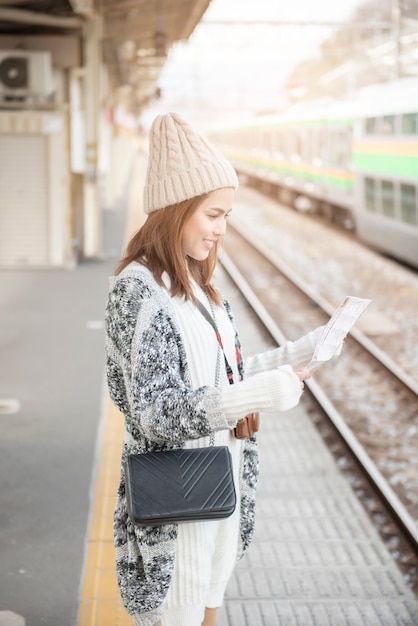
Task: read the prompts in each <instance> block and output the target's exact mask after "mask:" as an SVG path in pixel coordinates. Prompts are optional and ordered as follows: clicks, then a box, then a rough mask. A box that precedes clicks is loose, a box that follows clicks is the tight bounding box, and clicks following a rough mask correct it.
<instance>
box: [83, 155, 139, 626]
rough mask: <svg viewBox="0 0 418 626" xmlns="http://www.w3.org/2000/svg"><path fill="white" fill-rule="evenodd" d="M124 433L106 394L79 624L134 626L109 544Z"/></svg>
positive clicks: (134, 185) (132, 222)
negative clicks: (119, 584)
mask: <svg viewBox="0 0 418 626" xmlns="http://www.w3.org/2000/svg"><path fill="white" fill-rule="evenodd" d="M144 163H145V162H144V158H143V156H141V154H138V156H137V158H136V163H135V168H134V171H133V176H132V181H131V193H130V198H129V206H128V211H127V223H126V235H125V240H126V241H127V240H128V239H129V237H130V235H131V233H133V232H134V231H135V230H136V229H138V228H139V227H140V225H141V222H142V221H143V220H144V215H143V213H142V198H141V196H142V187H143V180H144V171H145V166H144ZM123 434H124V420H123V416H122V414H121V413H120V412H119V411H118V410H117V409H116V407H115V406H114V405H113V404H112V402H111V401H110V399H109V398H108V397H107V398H106V412H105V416H104V424H103V433H102V438H101V441H100V449H99V459H98V465H97V478H96V485H95V490H94V500H93V508H92V513H91V520H90V529H89V536H88V540H87V552H86V561H85V566H84V575H83V581H82V586H81V597H80V607H79V619H78V626H132V624H133V622H132V619H131V618H130V617H129V615H128V614H127V613H126V611H125V609H124V607H123V605H122V601H121V599H120V595H119V589H118V584H117V580H116V570H115V549H114V545H113V510H114V507H115V501H116V490H117V487H118V484H119V472H120V454H121V448H122V440H123Z"/></svg>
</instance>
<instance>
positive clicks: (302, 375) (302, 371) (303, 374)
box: [294, 367, 312, 389]
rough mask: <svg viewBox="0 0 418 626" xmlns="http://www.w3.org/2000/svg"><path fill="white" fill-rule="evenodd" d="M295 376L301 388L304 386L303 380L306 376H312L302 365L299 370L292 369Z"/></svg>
mask: <svg viewBox="0 0 418 626" xmlns="http://www.w3.org/2000/svg"><path fill="white" fill-rule="evenodd" d="M294 372H295V374H296V376H297V377H298V378H299V380H300V386H301V388H302V389H303V388H304V387H305V385H304V383H303V381H304V380H307V379H308V378H312V373H311V372H310V371H309V370H308V369H306V367H303V368H302V369H300V370H294Z"/></svg>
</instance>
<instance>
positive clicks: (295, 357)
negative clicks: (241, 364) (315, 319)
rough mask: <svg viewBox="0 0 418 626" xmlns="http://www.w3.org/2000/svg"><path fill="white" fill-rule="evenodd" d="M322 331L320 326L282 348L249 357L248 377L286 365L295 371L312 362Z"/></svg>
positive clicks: (247, 364)
mask: <svg viewBox="0 0 418 626" xmlns="http://www.w3.org/2000/svg"><path fill="white" fill-rule="evenodd" d="M322 329H323V326H319V327H318V328H316V329H315V330H313V331H312V332H310V333H308V334H307V335H304V336H303V337H301V338H300V339H298V340H297V341H287V342H286V343H285V344H284V345H283V346H280V348H275V349H273V350H267V351H266V352H262V353H260V354H256V355H254V356H249V357H247V358H246V359H245V375H246V377H248V376H254V375H255V374H259V373H260V372H265V371H268V370H272V369H274V368H276V367H280V366H281V365H284V364H289V365H291V366H292V368H294V369H297V368H299V367H303V366H304V365H306V364H307V363H309V361H310V360H311V356H312V354H313V351H314V348H315V344H316V342H317V340H318V338H319V335H320V334H321V331H322Z"/></svg>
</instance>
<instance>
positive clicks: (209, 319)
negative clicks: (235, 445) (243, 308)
mask: <svg viewBox="0 0 418 626" xmlns="http://www.w3.org/2000/svg"><path fill="white" fill-rule="evenodd" d="M208 302H209V306H210V310H211V313H212V315H210V314H209V311H208V310H207V308H206V307H205V305H204V304H202V302H201V301H200V300H199V299H198V300H197V308H198V309H199V311H200V312H201V314H202V315H203V317H204V318H205V319H206V321H207V322H209V324H210V325H211V326H212V328H213V330H214V331H215V334H216V339H217V341H218V350H217V353H216V370H215V387H218V386H219V377H220V368H221V363H220V360H221V352H222V353H223V355H224V360H225V368H226V373H227V376H228V381H229V384H230V385H233V383H234V378H233V373H232V368H231V366H230V365H229V363H228V359H227V358H226V354H225V351H224V347H223V344H222V338H221V335H220V333H219V330H218V327H217V325H216V317H215V310H214V308H213V303H212V300H211V299H210V298H209V296H208ZM209 445H211V446H214V445H215V435H214V434H213V433H211V434H210V437H209Z"/></svg>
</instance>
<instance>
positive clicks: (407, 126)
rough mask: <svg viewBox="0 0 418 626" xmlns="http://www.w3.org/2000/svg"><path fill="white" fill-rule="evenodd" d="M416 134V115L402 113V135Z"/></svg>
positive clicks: (417, 127) (417, 126) (417, 114)
mask: <svg viewBox="0 0 418 626" xmlns="http://www.w3.org/2000/svg"><path fill="white" fill-rule="evenodd" d="M417 132H418V113H404V114H403V115H402V118H401V133H402V135H416V134H417Z"/></svg>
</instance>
